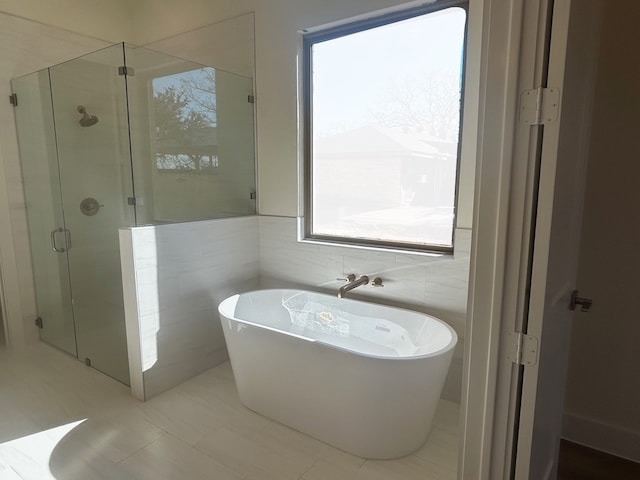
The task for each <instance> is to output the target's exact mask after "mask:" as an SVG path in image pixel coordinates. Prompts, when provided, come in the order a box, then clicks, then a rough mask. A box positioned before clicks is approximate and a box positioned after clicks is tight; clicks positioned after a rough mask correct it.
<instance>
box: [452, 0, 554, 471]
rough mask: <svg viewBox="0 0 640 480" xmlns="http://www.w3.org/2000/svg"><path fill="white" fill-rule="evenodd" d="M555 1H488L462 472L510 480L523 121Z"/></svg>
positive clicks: (525, 217) (528, 221) (533, 154)
mask: <svg viewBox="0 0 640 480" xmlns="http://www.w3.org/2000/svg"><path fill="white" fill-rule="evenodd" d="M549 8H550V6H549V2H548V1H547V0H485V1H484V10H483V28H482V32H483V33H482V58H481V79H480V112H479V118H480V127H479V133H478V149H477V152H478V153H477V166H476V169H477V170H476V172H477V173H476V186H475V202H474V222H473V241H472V247H471V272H470V277H471V278H470V285H469V303H468V304H469V320H468V324H467V325H468V327H467V328H468V329H467V333H466V344H465V356H464V372H463V382H462V385H463V394H462V405H461V424H462V431H461V445H460V462H459V471H458V478H461V479H465V480H467V479H487V480H496V479H501V478H509V477H510V474H511V468H512V460H513V452H512V447H513V441H514V438H513V433H514V425H513V419H514V418H515V409H516V406H517V389H518V383H519V376H520V374H521V373H520V371H519V369H518V367H516V366H514V364H513V363H512V362H511V361H510V360H509V359H508V358H507V352H508V350H509V347H510V343H509V340H510V336H509V335H510V334H511V333H512V332H515V331H521V330H520V327H521V325H522V322H523V319H524V313H525V311H526V289H527V284H528V278H529V264H530V258H529V257H530V244H531V226H532V218H533V212H534V208H535V194H536V187H535V185H536V178H537V152H538V148H539V146H538V144H539V142H538V128H539V127H535V126H530V125H527V124H524V123H522V122H520V121H519V120H518V118H519V116H518V112H519V98H520V93H521V92H524V91H525V90H529V89H533V88H537V87H540V86H541V83H540V82H541V79H542V78H543V74H544V70H545V69H544V56H545V53H546V40H547V38H546V34H545V32H546V29H547V21H548V14H549V13H548V12H549Z"/></svg>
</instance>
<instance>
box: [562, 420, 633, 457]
mask: <svg viewBox="0 0 640 480" xmlns="http://www.w3.org/2000/svg"><path fill="white" fill-rule="evenodd" d="M562 437H563V438H565V439H566V440H569V441H570V442H574V443H578V444H580V445H584V446H587V447H590V448H594V449H596V450H600V451H602V452H606V453H609V454H611V455H615V456H617V457H621V458H626V459H627V460H631V461H633V462H638V463H640V432H639V431H635V430H628V429H625V428H622V427H620V426H617V425H611V424H608V423H604V422H599V421H597V420H594V419H592V418H588V417H583V416H580V415H576V414H573V413H570V412H565V414H564V416H563V419H562Z"/></svg>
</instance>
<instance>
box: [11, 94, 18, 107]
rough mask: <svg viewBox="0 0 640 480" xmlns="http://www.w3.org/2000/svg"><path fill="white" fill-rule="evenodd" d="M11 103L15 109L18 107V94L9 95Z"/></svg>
mask: <svg viewBox="0 0 640 480" xmlns="http://www.w3.org/2000/svg"><path fill="white" fill-rule="evenodd" d="M9 103H10V104H11V105H13V106H14V107H17V106H18V94H17V93H12V94H11V95H9Z"/></svg>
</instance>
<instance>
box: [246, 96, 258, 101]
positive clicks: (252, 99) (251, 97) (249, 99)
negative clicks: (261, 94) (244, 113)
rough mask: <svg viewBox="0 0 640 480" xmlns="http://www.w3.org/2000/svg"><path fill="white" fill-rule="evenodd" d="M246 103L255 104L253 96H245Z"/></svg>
mask: <svg viewBox="0 0 640 480" xmlns="http://www.w3.org/2000/svg"><path fill="white" fill-rule="evenodd" d="M247 102H249V103H256V97H255V95H247Z"/></svg>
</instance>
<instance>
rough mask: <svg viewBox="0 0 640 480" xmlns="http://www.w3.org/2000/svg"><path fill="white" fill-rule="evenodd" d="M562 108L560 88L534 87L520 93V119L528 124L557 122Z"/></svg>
mask: <svg viewBox="0 0 640 480" xmlns="http://www.w3.org/2000/svg"><path fill="white" fill-rule="evenodd" d="M559 110H560V89H559V88H533V89H531V90H525V91H524V92H522V93H521V94H520V121H521V122H522V123H524V124H527V125H544V124H547V123H551V122H555V121H556V120H557V119H558V112H559Z"/></svg>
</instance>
